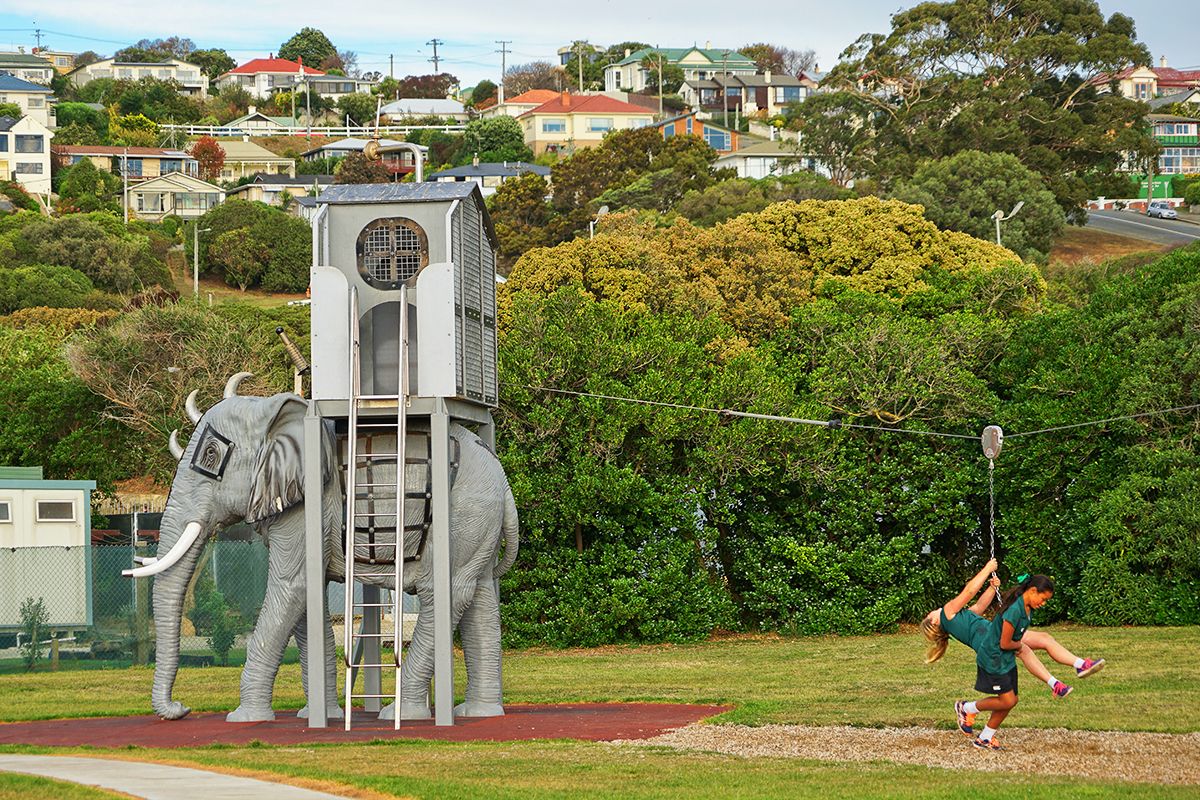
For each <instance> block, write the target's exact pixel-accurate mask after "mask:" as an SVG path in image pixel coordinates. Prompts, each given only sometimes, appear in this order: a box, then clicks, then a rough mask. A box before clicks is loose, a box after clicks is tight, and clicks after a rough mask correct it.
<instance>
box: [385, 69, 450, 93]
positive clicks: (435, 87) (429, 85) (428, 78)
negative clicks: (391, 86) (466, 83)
mask: <svg viewBox="0 0 1200 800" xmlns="http://www.w3.org/2000/svg"><path fill="white" fill-rule="evenodd" d="M457 85H458V78H456V77H454V76H453V75H451V74H450V73H449V72H442V73H440V74H438V75H409V76H407V77H406V78H405V79H404V80H402V81H400V82H399V85H397V87H396V91H397V92H399V94H398V97H400V98H401V99H408V98H429V99H433V100H436V99H444V98H445V97H447V96H448V95H449V94H450V93H451V92H453V90H454V87H455V86H457Z"/></svg>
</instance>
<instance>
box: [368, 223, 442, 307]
mask: <svg viewBox="0 0 1200 800" xmlns="http://www.w3.org/2000/svg"><path fill="white" fill-rule="evenodd" d="M355 255H356V256H357V258H358V273H359V274H360V275H362V277H363V280H364V281H366V282H367V284H368V285H370V286H374V287H375V288H376V289H399V288H400V286H401V285H402V284H404V283H407V282H408V281H409V280H411V279H412V278H413V277H414V276H415V275H416V274H417V273H418V272H420V271H421V270H422V269H424V268H425V265H427V264H428V263H429V239H428V238H427V237H426V236H425V231H424V230H422V229H421V226H420V225H418V224H417V223H415V222H413V221H412V220H411V219H408V218H406V217H385V218H383V219H377V220H374V221H373V222H370V223H368V224H367V225H366V226H365V227H364V228H363V229H362V231H361V232H360V233H359V234H358V242H357V244H356V245H355Z"/></svg>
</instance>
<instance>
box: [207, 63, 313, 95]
mask: <svg viewBox="0 0 1200 800" xmlns="http://www.w3.org/2000/svg"><path fill="white" fill-rule="evenodd" d="M324 77H325V73H324V72H321V71H320V70H318V69H313V68H312V67H307V66H302V65H301V64H300V63H299V62H296V61H289V60H288V59H286V58H275V57H274V56H272V57H271V58H256V59H254V60H252V61H247V62H246V63H245V64H242V65H241V66H240V67H236V68H234V69H231V70H229V72H226V73H225V74H224V75H222V76H221V77H219V78H217V89H224V88H225V87H227V86H241V87H242V88H243V89H245V90H246V91H247V92H249V93H250V95H251V96H252V97H270V96H271V95H272V94H274V93H275V92H276V91H279V90H281V89H287V90H288V91H291V89H292V87H293V86H295V85H296V84H297V83H303V82H304V81H306V80H309V81H313V82H314V83H315V81H316V80H318V79H323V78H324ZM313 91H316V87H315V86H314V87H313Z"/></svg>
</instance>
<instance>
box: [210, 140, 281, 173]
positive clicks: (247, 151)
mask: <svg viewBox="0 0 1200 800" xmlns="http://www.w3.org/2000/svg"><path fill="white" fill-rule="evenodd" d="M249 138H250V137H248V136H247V137H244V138H243V140H241V141H239V140H237V139H228V140H227V139H222V140H220V141H219V142H218V144H219V145H221V149H222V150H224V151H225V163H224V164H223V165H222V166H221V180H225V181H236V180H237V179H238V178H244V177H246V176H247V175H253V174H255V173H258V172H261V173H262V174H264V175H292V176H295V174H296V160H295V159H293V158H284V157H283V156H277V155H275V154H274V153H272V152H271V151H270V150H267V149H266V148H265V147H259V146H258V145H256V144H254V143H253V142H251V141H249Z"/></svg>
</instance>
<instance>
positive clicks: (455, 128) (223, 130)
mask: <svg viewBox="0 0 1200 800" xmlns="http://www.w3.org/2000/svg"><path fill="white" fill-rule="evenodd" d="M159 129H160V130H161V131H162V132H163V133H167V134H170V133H182V134H186V135H188V136H211V137H213V138H214V139H219V138H222V137H224V138H230V137H242V136H325V137H328V138H331V139H349V138H359V139H369V138H371V137H372V136H375V135H376V134H378V135H379V136H388V137H392V138H395V137H405V136H407V135H408V134H410V133H412V132H413V131H442V132H443V133H462V132H463V131H465V130H466V129H467V126H466V125H380V126H379V127H378V128H375V127H374V126H369V127H358V126H354V125H346V126H342V127H340V128H331V127H318V126H316V125H314V126H312V127H311V128H309V127H303V126H296V127H294V128H274V127H269V128H267V127H264V128H259V127H237V128H231V127H228V126H225V125H160V126H159Z"/></svg>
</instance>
